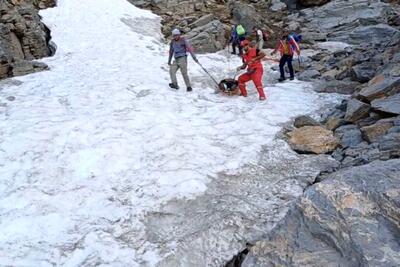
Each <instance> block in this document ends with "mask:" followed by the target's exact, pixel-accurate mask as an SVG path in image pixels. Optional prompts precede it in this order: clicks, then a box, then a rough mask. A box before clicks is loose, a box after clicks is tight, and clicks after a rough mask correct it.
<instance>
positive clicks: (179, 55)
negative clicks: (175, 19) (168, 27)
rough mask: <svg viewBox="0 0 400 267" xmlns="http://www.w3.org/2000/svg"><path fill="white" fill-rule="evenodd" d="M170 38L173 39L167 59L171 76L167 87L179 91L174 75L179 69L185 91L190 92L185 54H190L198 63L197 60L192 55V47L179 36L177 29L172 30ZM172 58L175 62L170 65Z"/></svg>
mask: <svg viewBox="0 0 400 267" xmlns="http://www.w3.org/2000/svg"><path fill="white" fill-rule="evenodd" d="M172 37H173V39H172V41H171V43H170V48H169V58H168V65H169V66H170V70H169V74H170V76H171V83H170V84H169V86H170V87H171V88H173V89H179V86H178V80H177V78H176V73H177V72H178V70H179V69H180V70H181V73H182V76H183V79H184V81H185V84H186V88H187V91H188V92H190V91H192V86H191V85H190V79H189V75H188V69H187V53H190V55H191V56H192V58H193V60H194V61H195V62H198V60H197V58H196V55H195V54H194V51H193V47H192V46H191V45H190V44H189V42H188V41H187V40H186V39H185V38H184V37H183V36H181V32H180V31H179V30H178V29H174V30H173V31H172ZM172 57H174V58H175V60H174V62H173V63H172V64H171V60H172Z"/></svg>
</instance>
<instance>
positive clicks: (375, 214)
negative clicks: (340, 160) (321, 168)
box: [242, 159, 400, 267]
mask: <svg viewBox="0 0 400 267" xmlns="http://www.w3.org/2000/svg"><path fill="white" fill-rule="evenodd" d="M399 221H400V160H399V159H396V160H390V161H386V162H382V161H376V162H373V163H371V164H368V165H364V166H361V167H353V168H349V169H344V170H342V171H339V172H336V173H333V174H331V175H329V176H328V177H326V178H325V179H324V180H323V181H322V182H321V183H318V184H316V185H314V186H312V187H310V188H308V189H307V190H306V192H305V194H304V195H303V197H302V198H301V200H300V201H299V202H298V204H297V205H296V206H294V207H293V208H292V209H291V211H290V213H289V214H288V215H287V216H286V219H285V220H284V221H283V222H282V224H281V225H280V226H279V227H277V228H275V229H274V230H273V231H272V233H270V234H269V235H268V236H267V238H266V239H265V240H262V241H259V242H257V243H256V244H255V246H254V247H252V248H251V249H250V252H249V255H248V256H247V258H246V259H245V261H244V263H243V264H242V266H243V267H255V266H382V267H386V266H398V264H399V262H400V244H399V242H398V237H399V234H400V226H399Z"/></svg>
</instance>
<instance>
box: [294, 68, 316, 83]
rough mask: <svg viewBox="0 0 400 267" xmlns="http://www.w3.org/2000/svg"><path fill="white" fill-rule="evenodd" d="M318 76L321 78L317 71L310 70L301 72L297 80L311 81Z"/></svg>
mask: <svg viewBox="0 0 400 267" xmlns="http://www.w3.org/2000/svg"><path fill="white" fill-rule="evenodd" d="M319 76H321V73H320V72H319V71H317V70H314V69H311V70H305V71H302V72H301V73H300V74H299V75H298V76H297V78H298V79H299V80H301V81H307V82H309V81H312V80H314V79H315V78H318V77H319Z"/></svg>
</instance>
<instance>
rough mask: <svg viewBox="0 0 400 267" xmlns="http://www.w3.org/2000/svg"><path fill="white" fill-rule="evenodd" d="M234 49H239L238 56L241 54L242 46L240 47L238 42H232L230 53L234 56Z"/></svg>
mask: <svg viewBox="0 0 400 267" xmlns="http://www.w3.org/2000/svg"><path fill="white" fill-rule="evenodd" d="M236 47H238V48H239V55H241V54H243V48H242V46H241V45H240V42H238V41H236V42H235V41H234V42H232V52H233V53H234V54H236Z"/></svg>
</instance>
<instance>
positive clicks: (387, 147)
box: [378, 131, 400, 154]
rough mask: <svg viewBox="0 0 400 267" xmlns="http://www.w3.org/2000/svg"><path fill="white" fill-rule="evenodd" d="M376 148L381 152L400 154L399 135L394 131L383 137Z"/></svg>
mask: <svg viewBox="0 0 400 267" xmlns="http://www.w3.org/2000/svg"><path fill="white" fill-rule="evenodd" d="M378 147H379V150H381V151H393V152H396V153H397V154H400V133H399V132H395V131H394V132H390V133H388V134H387V135H384V136H383V137H381V138H380V139H379V141H378Z"/></svg>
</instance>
